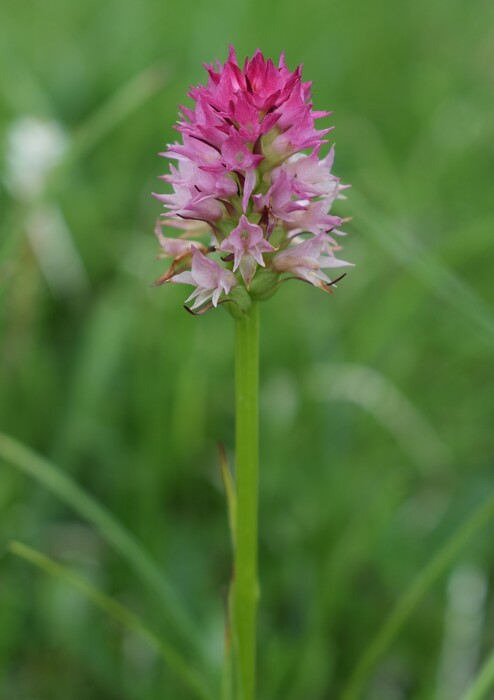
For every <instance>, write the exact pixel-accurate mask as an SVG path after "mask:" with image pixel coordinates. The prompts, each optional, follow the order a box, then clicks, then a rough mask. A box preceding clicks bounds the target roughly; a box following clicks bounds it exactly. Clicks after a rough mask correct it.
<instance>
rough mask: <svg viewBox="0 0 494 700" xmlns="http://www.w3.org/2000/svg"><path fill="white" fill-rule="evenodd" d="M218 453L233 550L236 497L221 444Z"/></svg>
mask: <svg viewBox="0 0 494 700" xmlns="http://www.w3.org/2000/svg"><path fill="white" fill-rule="evenodd" d="M218 453H219V460H220V469H221V478H222V479H223V486H224V488H225V494H226V502H227V508H228V525H229V527H230V535H231V539H232V547H233V549H234V550H235V522H236V519H237V497H236V494H235V484H234V483H233V477H232V473H231V471H230V467H229V466H228V458H227V456H226V452H225V447H224V445H222V444H221V443H220V444H219V445H218Z"/></svg>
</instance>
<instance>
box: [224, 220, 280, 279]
mask: <svg viewBox="0 0 494 700" xmlns="http://www.w3.org/2000/svg"><path fill="white" fill-rule="evenodd" d="M219 249H220V250H224V251H226V252H228V253H232V254H233V271H235V270H237V269H239V268H240V273H241V275H242V277H243V279H244V282H245V284H246V286H247V288H248V287H249V285H250V283H251V281H252V278H253V276H254V274H255V271H256V269H257V265H261V266H262V267H265V265H266V264H265V262H264V260H263V257H262V254H263V253H272V252H273V251H274V250H275V249H274V248H273V246H272V245H271V243H269V242H268V241H267V240H266V239H265V238H264V234H263V230H262V228H261V227H260V226H257V224H251V223H250V221H249V220H248V219H247V217H246V216H245V215H244V214H242V216H241V217H240V223H239V225H238V226H237V227H236V228H234V229H233V231H232V232H231V233H230V235H229V236H228V238H225V240H224V241H223V243H222V244H221V246H220V248H219Z"/></svg>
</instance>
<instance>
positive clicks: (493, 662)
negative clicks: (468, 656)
mask: <svg viewBox="0 0 494 700" xmlns="http://www.w3.org/2000/svg"><path fill="white" fill-rule="evenodd" d="M493 687H494V651H493V652H492V653H491V654H490V656H489V657H488V658H487V661H486V662H485V663H484V665H483V667H482V668H481V670H480V673H479V674H478V675H477V677H476V678H475V680H474V681H473V683H472V685H471V686H470V688H469V689H468V691H467V692H466V693H465V695H463V696H462V698H461V700H483V698H485V697H487V693H488V692H489V690H492V688H493ZM491 697H492V696H491Z"/></svg>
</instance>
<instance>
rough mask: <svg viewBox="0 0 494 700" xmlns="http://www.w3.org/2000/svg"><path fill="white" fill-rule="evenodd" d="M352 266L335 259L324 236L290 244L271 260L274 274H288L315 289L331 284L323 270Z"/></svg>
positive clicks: (320, 235)
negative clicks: (313, 286) (308, 283)
mask: <svg viewBox="0 0 494 700" xmlns="http://www.w3.org/2000/svg"><path fill="white" fill-rule="evenodd" d="M348 265H349V266H352V263H349V262H346V261H345V260H340V259H338V258H336V257H335V255H334V252H333V250H332V248H331V246H330V244H329V242H328V238H327V236H326V235H324V234H319V235H317V236H313V237H312V238H309V239H308V240H306V241H304V242H303V243H297V244H292V245H291V246H289V247H288V248H286V249H285V250H283V251H281V252H280V253H277V254H276V255H275V256H274V257H273V260H272V268H273V270H275V271H276V272H290V273H291V274H292V275H293V276H294V277H298V278H299V279H303V280H306V281H307V282H310V283H311V284H313V285H315V286H316V287H322V288H325V286H326V285H328V284H331V280H330V279H329V277H328V276H327V275H326V274H325V273H324V272H323V269H326V268H332V267H345V266H348Z"/></svg>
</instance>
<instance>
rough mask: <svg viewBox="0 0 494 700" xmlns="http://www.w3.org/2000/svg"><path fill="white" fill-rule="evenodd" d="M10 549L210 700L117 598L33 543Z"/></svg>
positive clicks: (180, 660) (194, 676) (185, 663)
mask: <svg viewBox="0 0 494 700" xmlns="http://www.w3.org/2000/svg"><path fill="white" fill-rule="evenodd" d="M9 551H10V552H12V554H15V555H16V556H18V557H20V558H21V559H24V561H27V562H29V563H30V564H33V565H34V566H37V567H38V568H39V569H41V570H42V571H44V572H45V573H46V574H49V575H50V576H54V577H55V578H57V579H59V580H60V581H63V583H65V584H66V585H67V586H70V587H71V588H74V589H75V590H77V591H79V593H81V594H82V595H83V596H84V597H85V598H87V599H88V600H90V601H91V602H92V603H93V604H94V605H96V606H97V607H98V608H100V609H101V610H103V611H104V612H106V613H107V614H108V615H110V616H111V617H113V618H115V619H116V620H118V622H120V624H122V625H123V626H124V627H126V628H127V629H129V630H131V631H132V632H135V633H136V634H138V635H139V636H140V637H141V638H142V639H143V640H144V641H145V642H146V643H147V644H149V646H151V647H152V648H154V649H155V650H156V651H157V652H158V653H159V654H160V656H161V657H162V659H163V660H164V662H165V663H166V664H167V665H168V666H169V668H171V669H172V670H173V671H174V672H175V673H176V675H177V676H178V677H179V678H181V679H182V681H183V682H184V683H185V685H187V686H188V688H190V690H192V691H194V694H195V696H196V697H198V698H202V700H213V696H212V695H210V694H209V693H208V692H207V690H206V687H205V684H204V683H203V682H202V680H201V679H200V678H199V677H198V676H197V674H196V672H195V671H194V670H193V669H192V667H191V665H190V664H189V663H188V661H187V660H186V659H184V658H183V657H182V656H181V655H180V654H178V653H177V652H176V651H175V650H174V649H172V647H170V646H169V645H168V644H166V643H165V642H164V641H163V640H161V639H160V638H159V637H158V636H157V635H156V634H155V633H154V632H153V631H152V630H151V629H149V627H147V626H146V625H145V624H144V623H143V622H142V620H141V619H140V618H139V617H138V616H137V615H135V614H134V613H133V612H131V611H130V610H129V609H128V608H126V607H124V606H123V605H121V604H120V603H117V601H116V600H114V599H113V598H110V596H107V595H106V594H105V593H103V592H102V591H100V590H98V589H97V588H96V587H95V586H93V585H92V584H90V583H89V582H88V581H86V580H84V579H83V578H81V577H80V576H78V575H77V574H75V573H74V572H73V571H71V570H70V569H69V568H67V567H65V566H62V565H61V564H59V563H58V562H56V561H55V560H54V559H51V558H50V557H48V556H46V554H43V553H42V552H39V551H37V550H36V549H33V548H32V547H28V546H27V545H25V544H23V543H22V542H15V541H14V542H11V543H10V545H9Z"/></svg>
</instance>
